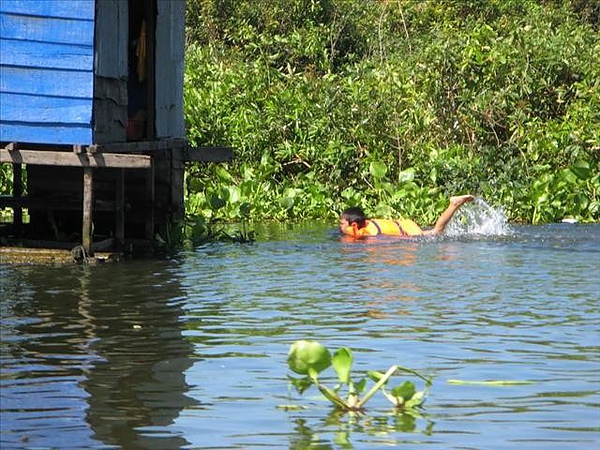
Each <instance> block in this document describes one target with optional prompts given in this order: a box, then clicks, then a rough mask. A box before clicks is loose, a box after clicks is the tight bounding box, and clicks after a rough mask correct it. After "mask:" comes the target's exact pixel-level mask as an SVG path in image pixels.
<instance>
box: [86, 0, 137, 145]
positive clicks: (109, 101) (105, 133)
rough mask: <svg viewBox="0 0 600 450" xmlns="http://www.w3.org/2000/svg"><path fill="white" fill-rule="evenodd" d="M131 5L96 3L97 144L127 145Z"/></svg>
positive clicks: (111, 1) (119, 0)
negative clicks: (117, 143)
mask: <svg viewBox="0 0 600 450" xmlns="http://www.w3.org/2000/svg"><path fill="white" fill-rule="evenodd" d="M128 14H129V4H128V2H127V1H123V0H101V1H99V2H97V3H96V42H95V46H96V68H95V75H96V78H95V84H94V143H96V144H106V143H111V142H125V141H127V102H128V98H127V70H128V68H127V45H128V42H129V40H128Z"/></svg>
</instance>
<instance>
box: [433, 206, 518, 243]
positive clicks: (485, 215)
mask: <svg viewBox="0 0 600 450" xmlns="http://www.w3.org/2000/svg"><path fill="white" fill-rule="evenodd" d="M509 233H510V229H509V226H508V221H507V219H506V216H505V214H504V210H503V209H502V208H493V207H492V206H490V205H488V204H487V203H486V202H485V200H483V199H481V198H476V199H475V200H474V201H473V202H471V203H466V204H464V205H463V206H462V207H461V208H460V209H459V210H458V211H457V212H456V213H455V214H454V217H453V218H452V220H451V221H450V223H449V224H448V226H447V227H446V232H445V234H446V235H447V236H462V235H465V234H468V235H479V236H505V235H507V234H509Z"/></svg>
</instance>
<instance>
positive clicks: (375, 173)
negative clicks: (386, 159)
mask: <svg viewBox="0 0 600 450" xmlns="http://www.w3.org/2000/svg"><path fill="white" fill-rule="evenodd" d="M369 173H370V174H371V176H372V177H373V178H375V179H379V178H383V177H384V176H385V174H386V173H387V166H386V165H385V164H384V163H382V162H381V161H371V164H369Z"/></svg>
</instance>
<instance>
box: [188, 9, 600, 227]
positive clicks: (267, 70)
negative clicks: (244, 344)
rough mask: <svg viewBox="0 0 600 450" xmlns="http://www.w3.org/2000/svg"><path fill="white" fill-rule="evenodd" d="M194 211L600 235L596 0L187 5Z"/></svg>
mask: <svg viewBox="0 0 600 450" xmlns="http://www.w3.org/2000/svg"><path fill="white" fill-rule="evenodd" d="M187 13H188V16H187V45H186V58H187V61H186V72H185V114H186V121H187V128H188V130H187V133H188V138H189V139H190V141H191V143H192V144H194V145H208V146H210V145H215V146H232V147H234V148H235V151H236V159H235V161H234V162H232V163H227V164H218V165H217V164H205V165H195V166H191V167H190V168H189V170H188V173H187V174H186V175H187V188H188V193H187V198H186V202H187V203H186V207H187V212H188V214H189V216H190V217H201V218H202V220H206V221H208V222H211V223H212V222H213V221H215V220H221V221H243V220H248V219H252V220H269V219H274V220H289V219H292V220H294V219H332V218H333V217H335V216H337V214H338V213H339V211H341V210H342V209H343V208H344V207H346V206H349V205H359V206H362V207H363V208H364V209H365V210H366V212H367V213H368V214H370V215H377V216H391V215H405V216H408V217H411V218H413V219H416V220H417V221H419V222H420V223H424V224H426V223H432V222H433V221H434V220H435V218H436V217H437V216H438V215H439V213H440V212H441V211H442V210H443V208H444V207H445V206H446V197H447V196H448V195H451V194H459V193H467V192H469V193H473V194H477V195H479V196H482V197H484V198H485V199H486V200H487V201H488V202H490V203H492V204H493V205H496V206H503V207H504V208H505V210H506V213H507V215H508V217H509V219H510V220H511V221H518V222H524V223H542V222H552V221H558V220H560V219H562V218H564V217H572V218H575V219H578V220H580V221H598V220H599V219H600V64H598V61H597V58H598V56H597V55H599V54H600V37H599V34H598V28H599V25H600V5H599V4H598V3H597V2H596V1H593V0H587V1H586V0H571V1H566V0H545V1H542V0H519V1H512V0H490V1H486V2H480V1H478V0H446V1H411V0H398V1H394V0H373V1H363V0H268V1H264V2H263V1H260V2H259V1H256V0H189V1H188V11H187Z"/></svg>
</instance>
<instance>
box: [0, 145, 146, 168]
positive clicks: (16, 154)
mask: <svg viewBox="0 0 600 450" xmlns="http://www.w3.org/2000/svg"><path fill="white" fill-rule="evenodd" d="M151 158H152V157H151V156H147V155H125V154H120V153H94V154H93V155H91V154H86V153H74V152H57V151H46V150H13V151H9V150H4V149H0V162H2V163H12V164H37V165H42V166H71V167H114V168H123V169H148V168H150V165H151V164H150V162H151Z"/></svg>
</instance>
